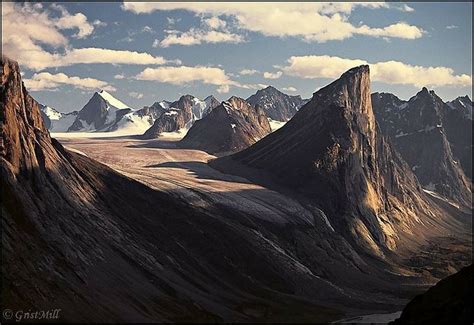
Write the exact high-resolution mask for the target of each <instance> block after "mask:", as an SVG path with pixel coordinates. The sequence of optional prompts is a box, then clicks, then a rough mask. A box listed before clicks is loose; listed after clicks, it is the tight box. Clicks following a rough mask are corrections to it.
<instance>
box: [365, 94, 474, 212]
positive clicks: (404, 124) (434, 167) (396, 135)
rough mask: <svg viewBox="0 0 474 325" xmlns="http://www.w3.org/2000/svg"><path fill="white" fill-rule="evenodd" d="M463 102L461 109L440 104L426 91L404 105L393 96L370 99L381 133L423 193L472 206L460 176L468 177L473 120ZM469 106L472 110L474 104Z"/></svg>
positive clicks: (374, 95) (454, 105)
mask: <svg viewBox="0 0 474 325" xmlns="http://www.w3.org/2000/svg"><path fill="white" fill-rule="evenodd" d="M465 101H466V106H463V105H461V104H459V103H463V102H461V101H460V99H457V100H455V101H453V102H451V103H444V102H443V101H442V100H441V98H439V97H438V96H437V95H436V94H435V92H434V91H428V90H427V89H426V88H423V89H422V90H421V91H420V92H418V93H417V94H416V95H415V96H413V97H412V98H410V100H408V101H403V100H400V99H399V98H397V97H396V96H395V95H393V94H387V93H375V94H373V95H372V104H373V107H374V112H375V116H376V119H377V121H378V123H379V125H380V128H381V130H382V132H383V133H384V134H385V135H387V136H388V137H389V138H390V140H391V141H392V143H393V144H394V146H395V148H396V149H397V150H398V152H400V154H401V155H402V157H403V159H404V160H405V161H406V162H407V163H408V164H409V165H410V167H411V169H412V170H413V172H414V173H415V174H416V176H417V177H418V179H419V181H420V182H421V183H422V184H423V187H424V188H425V189H427V190H431V191H435V192H437V193H440V194H442V195H443V196H445V197H448V198H450V199H453V200H454V201H455V202H458V203H462V204H463V205H466V206H470V202H471V191H470V187H471V184H470V183H471V182H470V180H469V179H468V178H467V177H466V176H465V174H464V171H463V170H465V171H469V173H470V166H471V165H470V153H471V152H472V148H471V147H470V146H471V144H470V135H471V127H472V120H471V119H470V115H469V114H468V113H467V112H468V109H467V105H468V103H467V100H465ZM468 101H469V102H470V100H468ZM453 103H454V104H453ZM456 104H458V105H456ZM470 105H471V106H470V107H471V110H472V102H471V104H470ZM453 149H455V151H454V150H453ZM468 156H469V158H468ZM461 159H462V160H461Z"/></svg>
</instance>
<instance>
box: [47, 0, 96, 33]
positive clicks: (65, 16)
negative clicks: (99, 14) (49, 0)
mask: <svg viewBox="0 0 474 325" xmlns="http://www.w3.org/2000/svg"><path fill="white" fill-rule="evenodd" d="M51 8H53V9H56V10H58V11H60V12H61V17H60V18H59V19H57V20H56V21H55V22H54V23H55V25H56V26H57V27H58V28H59V29H78V32H77V33H76V34H75V35H74V36H73V37H76V38H85V37H86V36H89V35H90V34H92V32H93V31H94V26H93V25H92V24H91V23H89V22H88V21H87V17H86V16H85V15H84V14H82V13H80V12H79V13H77V14H74V15H71V14H70V13H69V12H68V11H67V10H66V8H65V7H64V6H62V5H59V4H56V3H53V4H52V5H51Z"/></svg>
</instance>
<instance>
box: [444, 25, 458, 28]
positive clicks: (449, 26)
mask: <svg viewBox="0 0 474 325" xmlns="http://www.w3.org/2000/svg"><path fill="white" fill-rule="evenodd" d="M457 28H459V26H457V25H448V26H446V29H457Z"/></svg>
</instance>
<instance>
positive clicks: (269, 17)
mask: <svg viewBox="0 0 474 325" xmlns="http://www.w3.org/2000/svg"><path fill="white" fill-rule="evenodd" d="M356 7H367V8H370V9H376V8H389V5H388V4H386V3H378V2H365V3H364V2H363V3H340V2H336V3H322V2H319V3H314V2H313V3H310V2H305V3H292V2H285V3H281V2H279V3H276V2H275V3H270V2H261V3H258V2H254V3H252V2H249V3H245V5H242V4H241V3H237V2H207V3H196V2H153V3H144V2H124V3H123V5H122V8H123V9H124V10H128V11H132V12H134V13H137V14H141V13H150V12H153V11H155V10H165V11H170V10H177V9H184V10H188V11H191V12H194V13H196V14H198V15H204V16H205V15H211V16H213V17H218V16H220V15H224V16H230V17H232V18H234V20H235V22H236V25H237V28H241V29H245V30H249V31H253V32H259V33H262V34H263V35H266V36H276V37H286V36H294V37H301V38H302V39H303V40H305V41H308V42H325V41H329V40H343V39H346V38H350V37H352V36H354V35H366V36H372V37H394V38H402V39H415V38H419V37H422V35H423V33H424V31H423V30H422V29H421V28H419V27H417V26H413V25H409V24H407V23H405V22H398V23H395V24H392V25H389V26H386V27H378V28H374V27H369V26H367V25H364V26H354V25H352V24H351V23H350V22H349V20H348V18H349V16H350V14H351V12H352V11H353V10H354V8H356ZM407 7H408V6H407ZM216 22H217V21H216Z"/></svg>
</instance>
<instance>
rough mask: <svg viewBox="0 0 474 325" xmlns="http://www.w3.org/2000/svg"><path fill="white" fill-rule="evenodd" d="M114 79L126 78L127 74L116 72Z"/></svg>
mask: <svg viewBox="0 0 474 325" xmlns="http://www.w3.org/2000/svg"><path fill="white" fill-rule="evenodd" d="M114 79H120V80H121V79H125V76H124V75H123V74H116V75H115V76H114Z"/></svg>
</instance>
